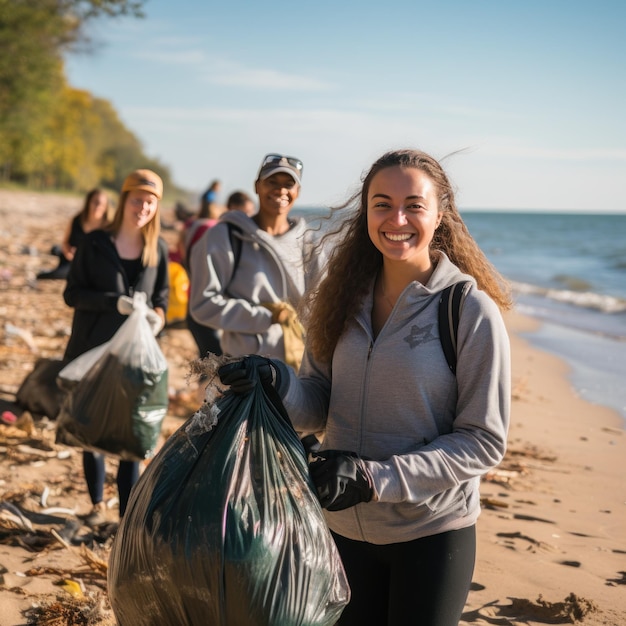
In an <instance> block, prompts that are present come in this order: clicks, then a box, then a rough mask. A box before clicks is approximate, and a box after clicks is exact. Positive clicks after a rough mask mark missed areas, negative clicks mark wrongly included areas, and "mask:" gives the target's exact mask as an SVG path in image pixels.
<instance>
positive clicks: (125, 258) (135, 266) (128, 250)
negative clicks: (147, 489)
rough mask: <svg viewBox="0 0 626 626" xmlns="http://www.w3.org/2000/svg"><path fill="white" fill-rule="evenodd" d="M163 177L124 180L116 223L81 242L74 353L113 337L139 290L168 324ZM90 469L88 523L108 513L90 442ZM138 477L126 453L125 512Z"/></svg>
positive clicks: (86, 463)
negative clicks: (162, 231)
mask: <svg viewBox="0 0 626 626" xmlns="http://www.w3.org/2000/svg"><path fill="white" fill-rule="evenodd" d="M162 194H163V183H162V181H161V178H160V177H159V176H157V175H156V174H155V173H154V172H152V171H150V170H136V171H135V172H133V173H132V174H130V175H129V176H128V177H127V178H126V180H125V181H124V184H123V186H122V193H121V196H120V200H119V203H118V206H117V210H116V213H115V216H114V218H113V222H112V223H111V226H110V227H108V228H107V229H106V230H95V231H93V232H91V233H88V234H87V235H86V236H85V239H84V240H83V242H82V243H81V244H80V245H79V247H78V249H77V251H76V255H75V257H74V260H73V262H72V266H71V269H70V273H69V276H68V279H67V285H66V288H65V291H64V292H63V298H64V299H65V303H66V304H67V305H68V306H71V307H73V308H74V319H73V321H72V334H71V336H70V340H69V342H68V345H67V348H66V350H65V356H64V358H65V359H66V360H67V361H71V360H73V359H75V358H76V357H77V356H79V355H81V354H83V353H84V352H87V350H90V349H91V348H94V347H96V346H99V345H101V344H103V343H105V342H106V341H108V340H109V339H111V338H112V337H113V335H114V334H115V333H116V331H117V330H118V329H119V327H120V326H121V325H122V324H123V323H124V320H125V319H126V316H127V315H128V314H129V313H131V311H132V296H133V294H134V293H136V292H139V291H142V292H144V293H145V294H146V296H147V302H148V305H149V306H150V307H151V310H149V311H148V321H149V322H150V325H151V327H152V329H153V332H154V334H155V335H156V334H158V332H159V331H160V330H161V328H162V327H163V324H164V322H165V314H166V311H167V301H168V295H169V283H168V269H167V259H168V250H167V245H166V243H165V242H164V241H163V239H161V238H160V236H159V233H160V211H159V200H160V199H161V197H162ZM83 469H84V471H85V479H86V481H87V488H88V490H89V496H90V498H91V502H92V504H93V508H92V511H91V513H90V514H89V515H88V516H87V520H86V521H87V523H89V524H90V525H92V526H97V525H98V524H100V523H103V522H105V521H106V519H105V516H104V513H105V505H104V501H103V492H104V480H105V462H104V455H102V454H100V453H95V452H91V451H88V450H85V451H84V452H83ZM138 478H139V463H137V462H134V461H120V462H119V468H118V473H117V487H118V493H119V512H120V517H121V516H122V515H124V512H125V510H126V505H127V503H128V497H129V495H130V491H131V489H132V487H133V485H134V484H135V483H136V482H137V480H138Z"/></svg>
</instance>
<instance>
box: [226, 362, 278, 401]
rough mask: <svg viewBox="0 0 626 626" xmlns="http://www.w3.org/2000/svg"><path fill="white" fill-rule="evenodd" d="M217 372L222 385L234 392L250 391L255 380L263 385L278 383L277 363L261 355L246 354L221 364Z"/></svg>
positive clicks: (275, 384) (274, 385) (243, 392)
mask: <svg viewBox="0 0 626 626" xmlns="http://www.w3.org/2000/svg"><path fill="white" fill-rule="evenodd" d="M217 373H218V375H219V377H220V380H221V381H222V383H223V384H224V385H230V388H231V389H232V390H233V391H234V392H235V393H241V394H246V393H250V392H251V391H252V389H254V386H255V385H256V383H257V382H260V383H261V384H262V385H263V386H266V387H267V386H273V387H278V386H279V385H280V371H279V365H278V364H276V363H274V361H272V359H268V358H265V357H262V356H256V355H252V356H246V357H244V358H243V359H240V360H239V361H233V362H232V363H226V365H222V366H221V367H220V368H219V369H218V370H217Z"/></svg>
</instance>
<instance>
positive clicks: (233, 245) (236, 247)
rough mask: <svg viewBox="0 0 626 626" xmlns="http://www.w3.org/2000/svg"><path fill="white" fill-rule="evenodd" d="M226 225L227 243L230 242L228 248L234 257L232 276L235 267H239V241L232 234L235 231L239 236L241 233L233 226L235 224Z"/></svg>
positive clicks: (239, 229) (237, 227)
mask: <svg viewBox="0 0 626 626" xmlns="http://www.w3.org/2000/svg"><path fill="white" fill-rule="evenodd" d="M226 225H227V226H228V241H230V247H231V250H232V251H233V256H234V257H235V263H234V265H233V276H234V275H235V272H236V271H237V266H238V265H239V259H241V239H240V238H239V237H235V235H234V234H233V232H234V231H237V233H238V234H241V233H242V232H243V231H242V230H241V228H239V226H235V224H231V223H229V222H227V224H226ZM231 280H232V278H231Z"/></svg>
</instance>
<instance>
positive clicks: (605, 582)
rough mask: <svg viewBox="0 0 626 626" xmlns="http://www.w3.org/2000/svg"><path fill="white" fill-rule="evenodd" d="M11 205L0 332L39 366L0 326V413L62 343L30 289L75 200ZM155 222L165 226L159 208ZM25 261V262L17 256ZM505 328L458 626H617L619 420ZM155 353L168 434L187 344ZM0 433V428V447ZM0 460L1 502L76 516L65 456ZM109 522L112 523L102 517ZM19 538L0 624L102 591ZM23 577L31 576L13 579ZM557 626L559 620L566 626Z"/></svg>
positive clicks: (80, 487)
mask: <svg viewBox="0 0 626 626" xmlns="http://www.w3.org/2000/svg"><path fill="white" fill-rule="evenodd" d="M20 193H21V194H22V195H17V193H13V194H11V193H9V192H6V190H1V189H0V218H1V219H2V220H3V227H2V228H1V229H0V266H1V267H2V269H3V270H4V269H6V270H7V272H9V273H10V274H11V276H8V274H7V276H8V278H6V279H4V278H3V279H2V282H0V289H1V290H2V293H3V302H2V305H1V306H0V308H1V310H2V311H3V315H4V320H5V322H7V321H9V322H11V323H13V324H15V325H17V326H19V327H20V328H21V329H23V330H24V331H26V332H28V333H30V335H31V337H32V339H33V342H34V343H35V344H36V347H37V348H38V354H34V353H33V352H32V351H31V350H29V349H28V347H27V346H25V344H24V342H23V341H21V340H20V338H19V337H15V336H12V335H10V334H9V333H7V332H6V330H5V329H4V325H3V328H2V329H0V350H1V351H2V356H3V363H2V364H0V371H1V372H2V375H3V381H2V383H3V384H2V398H3V399H4V400H5V401H8V400H10V398H11V392H12V391H13V390H15V389H17V386H18V384H19V382H20V381H21V379H22V378H23V377H24V376H25V375H26V374H27V373H28V372H29V371H30V369H31V368H32V364H33V362H34V361H35V359H36V357H37V356H56V357H58V356H59V355H60V354H61V353H62V348H63V347H64V345H65V343H66V341H67V336H66V335H65V334H64V333H65V332H66V330H67V325H68V322H69V320H70V312H69V311H68V310H67V307H65V305H64V304H63V303H62V298H61V295H60V294H61V291H62V285H61V284H60V283H59V282H58V281H40V284H35V285H33V283H32V276H34V274H35V273H36V271H38V270H40V269H47V267H44V265H46V264H47V265H50V264H51V263H52V262H53V261H54V260H53V259H52V258H51V257H49V256H46V255H47V251H48V250H49V249H50V246H51V245H52V244H54V243H58V241H57V239H58V238H59V237H60V235H61V233H62V228H63V225H64V224H65V223H66V220H67V219H68V218H69V217H70V216H71V215H72V214H73V213H74V212H75V210H76V209H77V208H78V205H79V204H80V199H77V198H71V199H68V200H67V202H66V201H65V200H64V199H63V198H62V197H60V196H58V195H56V194H55V195H54V196H51V197H48V196H46V195H45V194H36V193H34V192H20ZM9 196H10V197H9ZM165 212H166V215H167V217H169V211H168V208H167V207H166V211H165ZM171 234H172V236H173V235H174V233H171ZM165 235H166V236H168V237H169V236H170V234H169V233H165ZM32 248H36V249H37V250H38V255H33V254H32V253H31V252H30V250H31V249H32ZM44 283H45V284H44ZM504 317H505V323H506V326H507V330H508V331H509V336H510V340H511V349H512V365H513V367H512V376H513V401H512V415H511V428H510V432H509V443H508V452H507V455H506V457H505V459H504V461H503V463H502V464H501V465H500V466H499V467H498V468H497V469H496V470H494V471H493V472H490V473H489V474H488V475H487V476H485V477H484V479H483V481H482V484H481V496H482V502H483V511H482V513H481V516H480V517H479V519H478V522H477V540H478V543H477V561H476V568H475V573H474V578H473V581H474V582H473V585H472V590H471V591H470V594H469V598H468V602H467V604H466V607H465V611H464V615H463V618H462V621H461V622H460V626H490V625H492V624H503V625H510V626H518V625H520V624H524V626H542V625H545V624H549V623H573V618H574V616H576V615H577V616H579V617H577V619H578V621H579V622H580V623H581V624H583V625H584V626H623V624H625V623H626V594H624V588H623V585H625V584H626V571H624V570H626V556H625V555H626V537H625V535H624V530H623V529H624V528H626V484H625V482H624V474H625V473H626V454H625V447H626V433H625V432H624V423H623V420H622V418H621V416H620V415H619V413H617V412H616V411H614V410H612V409H610V408H607V407H604V406H599V405H595V404H591V403H590V402H589V401H588V400H586V399H584V398H583V397H581V396H580V394H578V393H577V392H576V390H575V388H574V386H573V385H572V383H571V382H570V378H569V376H570V372H571V368H570V367H569V365H568V363H567V362H566V360H565V359H563V358H562V357H560V356H558V355H554V354H552V353H550V352H548V351H545V350H543V349H541V347H538V346H536V345H533V343H532V341H531V340H530V339H529V338H528V333H531V334H532V333H533V332H536V331H537V329H539V328H540V327H541V324H542V321H541V320H538V319H535V318H532V317H529V316H527V315H525V314H523V313H520V312H518V311H516V310H513V311H511V312H508V313H506V314H505V316H504ZM161 341H162V348H163V351H164V353H165V354H166V357H167V358H168V362H169V363H170V365H171V382H170V384H171V386H172V389H173V391H175V392H176V396H173V399H172V411H170V412H168V418H167V420H168V422H167V426H166V435H167V434H170V433H171V432H173V429H174V428H176V427H177V426H179V425H180V424H182V421H183V419H184V417H185V416H186V415H189V414H190V411H189V408H188V407H187V408H185V407H184V406H183V407H182V409H183V410H182V412H178V413H176V412H174V408H175V407H174V402H175V399H176V397H183V396H184V395H185V393H186V394H187V396H191V395H192V391H191V389H190V387H189V384H188V381H187V374H188V363H189V360H190V356H189V355H190V354H193V353H194V344H193V340H192V339H191V337H190V335H189V333H188V331H186V330H184V329H180V330H174V329H172V330H168V331H167V332H166V333H165V336H164V337H163V338H162V340H161ZM179 408H180V407H179ZM185 411H186V413H185ZM191 412H192V411H191ZM36 427H37V431H39V430H43V428H42V429H40V428H39V427H38V425H37V424H36ZM3 428H4V426H2V425H0V435H2V433H3V430H2V429H3ZM39 434H41V433H39ZM44 434H45V433H44ZM51 436H52V435H51V434H50V432H48V433H47V435H46V437H47V439H48V440H49V439H50V437H51ZM46 437H44V439H45V438H46ZM52 437H53V436H52ZM0 448H2V450H0V501H1V500H7V501H10V502H16V500H15V495H14V494H16V493H18V494H19V493H22V492H24V493H25V495H24V500H23V502H24V503H29V505H30V506H32V507H33V508H34V510H37V511H40V510H41V507H40V504H39V500H40V498H41V494H42V490H43V489H44V487H46V486H48V485H49V486H50V488H51V494H50V497H49V498H48V500H49V506H50V505H51V504H52V505H54V506H64V507H68V508H73V509H75V510H76V511H77V512H78V513H79V514H80V513H82V512H86V511H87V510H88V508H89V499H88V496H87V494H86V488H85V486H84V480H82V474H81V472H82V470H81V466H80V455H79V453H78V451H77V449H69V448H67V449H66V448H64V447H62V449H63V451H67V450H69V452H70V456H69V458H65V460H59V459H37V460H33V457H30V458H29V457H28V456H27V455H25V454H22V455H21V456H20V455H19V454H17V452H18V451H17V444H15V443H6V442H5V441H3V442H0ZM110 474H111V475H110V476H108V480H107V489H108V493H109V496H111V495H112V494H114V493H115V483H114V480H115V478H114V474H112V473H110ZM17 502H18V503H20V504H21V503H22V501H20V500H18V501H17ZM109 515H110V516H111V519H114V518H115V515H116V509H115V507H113V508H112V509H111V510H110V512H109ZM56 520H57V521H56V522H49V523H47V524H46V525H43V524H42V525H36V529H37V533H38V537H39V539H41V540H43V538H44V537H48V538H49V537H50V533H51V530H53V529H54V530H57V531H58V530H59V529H60V528H62V527H63V524H62V523H59V521H58V517H57V518H56ZM82 532H83V533H84V532H86V531H85V529H82ZM21 537H22V535H20V534H19V533H16V534H15V535H11V534H9V540H7V541H2V542H0V566H2V567H4V568H5V569H6V570H7V571H6V572H5V573H4V574H2V576H1V578H2V582H0V624H3V625H6V626H23V625H24V624H25V623H26V621H27V620H26V618H25V617H24V615H23V613H22V611H23V610H24V609H25V608H27V607H30V606H32V604H33V603H34V602H39V603H41V602H45V601H48V602H50V601H52V600H54V599H55V598H57V597H59V598H70V596H69V594H68V593H67V591H64V590H63V589H61V588H60V587H59V586H58V582H59V580H61V579H64V578H78V579H80V580H81V581H82V583H83V584H84V587H85V590H86V591H85V593H86V594H100V597H102V594H103V592H104V588H105V587H106V579H105V580H104V583H103V582H102V580H99V581H95V582H94V580H92V578H91V577H89V576H87V575H85V574H80V573H78V574H77V573H76V572H80V571H83V570H84V564H83V566H82V570H81V568H80V566H81V561H80V558H79V557H78V553H79V548H78V546H76V545H72V546H70V548H65V547H63V546H61V545H60V544H57V543H55V542H54V541H52V542H51V544H50V546H49V547H47V548H46V549H45V550H43V551H40V552H36V551H31V550H29V549H27V547H25V545H24V543H23V542H21V543H20V539H21ZM89 546H90V547H91V548H92V549H94V550H98V551H99V552H98V553H99V554H100V556H101V557H102V558H105V557H106V555H107V552H106V545H104V548H102V550H101V548H99V547H98V546H97V545H94V544H89ZM33 567H34V568H39V572H38V573H36V574H35V573H33V574H30V573H29V574H25V572H30V571H31V568H33ZM46 567H47V568H49V571H46V569H45V568H46ZM68 568H69V569H68ZM103 585H104V588H103ZM568 615H569V616H572V620H570V621H567V616H568ZM564 616H565V617H564ZM557 620H559V621H557ZM34 623H36V622H34ZM99 624H101V625H103V626H104V625H112V624H114V621H111V619H110V615H109V619H108V621H107V620H106V619H104V620H103V621H100V622H99Z"/></svg>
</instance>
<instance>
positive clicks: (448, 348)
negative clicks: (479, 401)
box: [439, 281, 471, 375]
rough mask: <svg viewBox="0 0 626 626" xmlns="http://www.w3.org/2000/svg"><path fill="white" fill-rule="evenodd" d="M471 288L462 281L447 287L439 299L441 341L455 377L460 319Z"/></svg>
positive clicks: (468, 283)
mask: <svg viewBox="0 0 626 626" xmlns="http://www.w3.org/2000/svg"><path fill="white" fill-rule="evenodd" d="M470 287H471V283H470V282H469V281H461V282H458V283H455V284H454V285H450V286H449V287H446V288H445V289H444V290H443V291H442V292H441V295H440V297H439V340H440V341H441V347H442V349H443V353H444V354H445V355H446V361H447V362H448V367H449V368H450V370H451V371H452V373H453V374H454V375H456V340H457V335H458V331H459V319H460V318H461V309H462V308H463V301H464V299H465V296H466V295H467V292H468V291H469V289H470Z"/></svg>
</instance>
